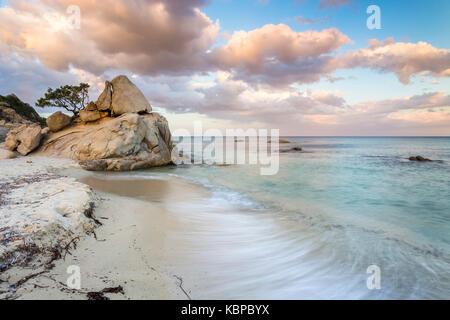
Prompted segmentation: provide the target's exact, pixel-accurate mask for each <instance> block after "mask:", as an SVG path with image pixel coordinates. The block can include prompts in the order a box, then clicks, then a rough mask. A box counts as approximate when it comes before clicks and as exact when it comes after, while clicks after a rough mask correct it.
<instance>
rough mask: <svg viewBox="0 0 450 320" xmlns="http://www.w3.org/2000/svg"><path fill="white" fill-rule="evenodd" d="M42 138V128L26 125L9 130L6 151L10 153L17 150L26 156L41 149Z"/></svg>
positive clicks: (35, 125)
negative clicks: (38, 148)
mask: <svg viewBox="0 0 450 320" xmlns="http://www.w3.org/2000/svg"><path fill="white" fill-rule="evenodd" d="M41 138H42V134H41V126H39V125H37V124H31V125H26V124H24V125H21V126H20V127H17V128H14V129H11V130H9V132H8V136H7V137H6V140H5V149H6V150H9V151H14V150H17V151H18V152H19V153H20V154H21V155H23V156H26V155H27V154H29V153H30V152H32V151H34V150H35V149H36V148H37V147H39V144H40V143H41Z"/></svg>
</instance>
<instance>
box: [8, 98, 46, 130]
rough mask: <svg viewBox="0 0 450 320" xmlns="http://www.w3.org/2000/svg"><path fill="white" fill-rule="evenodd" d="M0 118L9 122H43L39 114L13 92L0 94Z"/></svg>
mask: <svg viewBox="0 0 450 320" xmlns="http://www.w3.org/2000/svg"><path fill="white" fill-rule="evenodd" d="M0 120H4V121H5V122H9V123H15V122H17V123H20V124H24V123H25V122H29V123H39V124H42V125H43V124H44V119H42V118H41V117H40V116H39V114H38V113H37V112H36V110H34V108H33V107H31V106H30V105H29V104H27V103H25V102H22V101H21V100H20V99H19V98H18V97H17V96H16V95H15V94H10V95H8V96H1V95H0Z"/></svg>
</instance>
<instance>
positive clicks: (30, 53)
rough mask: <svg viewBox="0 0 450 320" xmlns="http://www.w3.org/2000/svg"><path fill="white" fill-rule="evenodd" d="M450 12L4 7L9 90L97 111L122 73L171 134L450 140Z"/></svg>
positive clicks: (70, 1)
mask: <svg viewBox="0 0 450 320" xmlns="http://www.w3.org/2000/svg"><path fill="white" fill-rule="evenodd" d="M370 5H376V6H378V8H379V9H380V16H379V17H380V19H379V21H380V27H381V28H380V29H370V28H368V26H367V20H368V18H369V17H371V15H372V14H373V12H370V13H367V8H368V7H369V6H370ZM74 8H75V9H74ZM77 10H78V11H77ZM78 12H79V15H78V14H77V13H78ZM449 14H450V1H448V0H371V1H365V0H361V1H357V0H239V1H237V0H211V1H207V0H165V1H159V0H114V1H113V0H42V1H36V0H8V1H5V0H0V94H2V95H6V94H10V93H15V94H16V95H17V96H19V98H21V99H22V100H24V101H26V102H28V103H30V104H31V105H34V104H35V102H36V100H37V99H38V98H40V97H42V96H43V95H44V93H45V91H46V90H47V88H49V87H52V88H56V87H59V86H61V85H65V84H71V85H75V84H78V83H80V82H88V83H89V84H90V85H91V88H90V98H91V100H93V101H95V100H96V99H97V97H98V95H99V94H100V92H101V91H102V90H103V87H104V82H105V80H111V79H112V78H114V77H115V76H117V75H119V74H125V75H127V76H128V77H129V78H130V79H131V80H132V81H133V82H134V83H135V84H136V85H137V86H138V87H139V88H140V89H141V90H142V91H143V93H144V94H145V96H146V97H147V99H148V100H149V102H150V104H151V105H152V107H153V110H154V111H156V112H160V113H161V114H163V115H164V116H166V117H167V118H168V120H169V124H170V127H171V129H172V130H176V129H187V130H189V131H192V128H193V125H194V123H195V122H196V121H201V123H202V126H203V128H204V129H208V128H215V129H219V130H222V131H223V132H225V130H226V129H237V128H242V129H250V128H254V129H279V130H280V134H281V135H285V136H290V135H301V136H450V49H449V48H450V37H449V36H448V34H449V33H450V19H448V17H449ZM37 111H38V112H40V113H42V114H46V113H49V112H52V111H53V110H49V109H37Z"/></svg>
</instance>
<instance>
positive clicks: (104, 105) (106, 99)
mask: <svg viewBox="0 0 450 320" xmlns="http://www.w3.org/2000/svg"><path fill="white" fill-rule="evenodd" d="M112 90H113V89H112V85H111V82H109V81H106V82H105V89H104V90H103V92H102V94H101V95H100V96H99V97H98V99H97V102H96V103H95V104H96V105H97V108H98V110H100V111H107V110H110V109H111V104H112Z"/></svg>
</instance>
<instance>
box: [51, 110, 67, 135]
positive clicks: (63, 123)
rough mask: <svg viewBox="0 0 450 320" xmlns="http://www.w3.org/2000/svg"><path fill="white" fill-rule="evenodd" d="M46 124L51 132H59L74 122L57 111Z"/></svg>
mask: <svg viewBox="0 0 450 320" xmlns="http://www.w3.org/2000/svg"><path fill="white" fill-rule="evenodd" d="M46 122H47V126H48V128H49V129H50V131H52V132H58V131H60V130H62V129H64V128H65V127H67V126H68V125H69V124H70V123H71V122H72V118H71V117H69V116H68V115H66V114H64V113H62V112H61V111H57V112H55V113H54V114H52V115H51V116H50V117H48V118H47V121H46Z"/></svg>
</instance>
